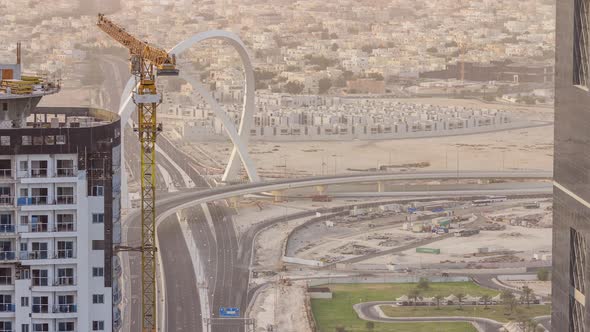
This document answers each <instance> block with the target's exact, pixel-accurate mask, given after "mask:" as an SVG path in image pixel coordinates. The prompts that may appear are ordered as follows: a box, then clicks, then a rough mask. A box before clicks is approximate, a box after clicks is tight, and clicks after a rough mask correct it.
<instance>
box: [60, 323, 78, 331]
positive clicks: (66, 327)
mask: <svg viewBox="0 0 590 332" xmlns="http://www.w3.org/2000/svg"><path fill="white" fill-rule="evenodd" d="M57 331H58V332H71V331H74V322H59V323H58V324H57Z"/></svg>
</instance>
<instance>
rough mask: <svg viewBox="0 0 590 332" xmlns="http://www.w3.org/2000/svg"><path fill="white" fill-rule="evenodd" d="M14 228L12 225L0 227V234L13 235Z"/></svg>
mask: <svg viewBox="0 0 590 332" xmlns="http://www.w3.org/2000/svg"><path fill="white" fill-rule="evenodd" d="M14 232H15V226H14V225H0V233H14Z"/></svg>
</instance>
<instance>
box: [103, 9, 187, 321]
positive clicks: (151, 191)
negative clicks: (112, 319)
mask: <svg viewBox="0 0 590 332" xmlns="http://www.w3.org/2000/svg"><path fill="white" fill-rule="evenodd" d="M97 25H98V27H99V28H100V29H101V30H103V31H104V32H106V33H107V34H108V35H109V36H111V37H112V38H113V39H114V40H116V41H118V42H119V43H121V44H122V45H123V46H125V47H127V48H128V49H129V53H130V54H131V59H130V67H131V73H132V74H133V75H134V76H135V77H136V81H137V83H138V84H137V88H136V90H135V91H134V92H133V102H134V103H135V104H136V106H137V129H136V131H137V134H138V137H139V144H140V149H141V153H140V161H141V248H140V251H141V285H142V290H141V291H142V295H141V306H142V309H141V312H142V330H143V332H155V331H156V329H157V320H156V303H157V299H156V296H157V295H156V251H157V248H156V137H157V136H158V133H159V132H160V131H161V129H162V127H161V125H158V123H157V117H156V113H157V108H158V105H159V104H160V102H161V100H162V95H161V94H159V93H158V91H157V88H156V78H157V76H158V75H168V76H172V75H178V69H176V58H175V57H174V55H169V54H168V53H167V52H166V51H164V50H162V49H160V48H158V47H154V46H152V45H149V44H148V43H146V42H144V41H141V40H139V39H137V38H136V37H134V36H133V35H131V34H129V33H128V32H126V31H125V29H123V28H122V27H120V26H118V25H117V24H115V23H113V22H112V21H110V20H109V19H107V18H106V17H105V16H104V15H102V14H99V15H98V23H97Z"/></svg>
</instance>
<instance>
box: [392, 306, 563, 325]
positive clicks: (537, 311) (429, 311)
mask: <svg viewBox="0 0 590 332" xmlns="http://www.w3.org/2000/svg"><path fill="white" fill-rule="evenodd" d="M381 309H382V310H383V312H384V313H385V314H386V315H387V316H390V317H437V316H438V317H447V316H466V317H472V316H475V317H485V318H490V319H493V320H496V321H498V322H505V323H507V322H509V321H511V320H518V319H521V318H522V317H525V318H534V317H538V316H545V315H549V314H550V312H551V309H550V307H549V306H548V305H531V306H530V307H527V306H526V305H519V306H518V307H517V308H516V310H515V311H514V312H513V313H512V314H511V315H507V310H506V307H505V306H503V305H495V306H489V307H488V309H484V306H463V309H462V310H461V309H459V307H458V306H441V307H440V309H437V308H436V306H435V307H417V308H414V307H392V306H382V307H381Z"/></svg>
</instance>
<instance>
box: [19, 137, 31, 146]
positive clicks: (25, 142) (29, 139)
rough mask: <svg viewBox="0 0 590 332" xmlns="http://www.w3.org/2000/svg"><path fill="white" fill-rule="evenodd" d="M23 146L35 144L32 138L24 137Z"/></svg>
mask: <svg viewBox="0 0 590 332" xmlns="http://www.w3.org/2000/svg"><path fill="white" fill-rule="evenodd" d="M21 139H22V144H23V145H31V144H33V138H32V137H31V136H22V137H21Z"/></svg>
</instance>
